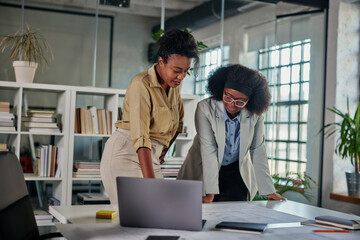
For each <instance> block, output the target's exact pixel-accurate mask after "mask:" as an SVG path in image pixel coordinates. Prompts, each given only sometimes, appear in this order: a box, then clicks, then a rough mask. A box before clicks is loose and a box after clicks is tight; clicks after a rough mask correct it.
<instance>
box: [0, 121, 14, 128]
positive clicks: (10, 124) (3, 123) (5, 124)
mask: <svg viewBox="0 0 360 240" xmlns="http://www.w3.org/2000/svg"><path fill="white" fill-rule="evenodd" d="M13 126H14V122H13V121H8V122H7V121H0V127H13Z"/></svg>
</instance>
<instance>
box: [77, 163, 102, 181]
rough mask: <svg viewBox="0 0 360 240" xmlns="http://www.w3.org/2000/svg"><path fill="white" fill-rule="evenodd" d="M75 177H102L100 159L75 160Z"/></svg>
mask: <svg viewBox="0 0 360 240" xmlns="http://www.w3.org/2000/svg"><path fill="white" fill-rule="evenodd" d="M73 177H74V178H100V177H101V176H100V161H75V165H74V169H73Z"/></svg>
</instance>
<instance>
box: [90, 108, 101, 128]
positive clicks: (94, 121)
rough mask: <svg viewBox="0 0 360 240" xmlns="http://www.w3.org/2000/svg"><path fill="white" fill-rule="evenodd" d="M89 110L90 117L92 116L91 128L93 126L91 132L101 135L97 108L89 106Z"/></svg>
mask: <svg viewBox="0 0 360 240" xmlns="http://www.w3.org/2000/svg"><path fill="white" fill-rule="evenodd" d="M88 110H89V112H90V115H91V126H92V128H91V130H92V133H94V134H99V126H98V119H97V111H96V107H94V106H89V107H88Z"/></svg>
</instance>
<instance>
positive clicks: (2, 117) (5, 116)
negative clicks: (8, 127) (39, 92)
mask: <svg viewBox="0 0 360 240" xmlns="http://www.w3.org/2000/svg"><path fill="white" fill-rule="evenodd" d="M14 119H15V116H14V114H12V113H4V112H0V122H14Z"/></svg>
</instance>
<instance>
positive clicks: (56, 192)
mask: <svg viewBox="0 0 360 240" xmlns="http://www.w3.org/2000/svg"><path fill="white" fill-rule="evenodd" d="M125 93H126V90H124V89H110V88H93V87H76V86H64V85H50V84H36V83H32V84H26V83H16V82H7V81H0V101H9V102H10V105H11V112H12V113H13V114H14V115H15V116H16V121H17V122H16V131H15V132H4V131H2V132H0V143H7V145H8V148H10V149H11V150H12V151H13V152H14V153H15V154H16V155H17V156H18V158H19V159H20V157H21V148H22V147H23V145H24V143H23V142H24V140H27V139H29V138H30V137H31V138H33V139H34V141H40V142H41V141H42V142H41V144H49V143H50V139H51V142H53V144H54V145H55V146H57V147H61V148H62V151H63V154H62V169H61V170H62V171H61V177H60V178H55V177H37V176H34V174H29V173H26V174H24V175H25V180H26V181H35V182H37V183H39V184H42V183H44V182H46V183H50V184H51V185H52V193H53V196H54V197H56V198H57V199H59V200H60V202H61V205H71V204H72V196H73V186H74V184H78V183H79V182H89V183H90V182H94V183H99V182H101V178H96V177H95V178H88V177H87V178H74V177H73V166H74V163H75V161H76V160H84V161H87V160H91V161H100V156H101V151H102V149H103V147H104V146H103V144H104V143H105V142H106V140H107V139H108V138H109V137H110V136H111V135H109V134H80V133H74V128H75V109H76V108H79V107H83V108H87V107H88V106H96V107H97V108H98V109H100V108H103V109H108V110H110V111H111V112H112V132H113V131H114V130H115V127H114V123H115V122H116V121H117V118H118V116H117V115H118V107H121V108H122V103H123V98H124V96H125ZM25 98H26V101H27V105H28V107H29V108H30V107H52V108H54V109H56V114H57V115H58V116H59V118H60V120H61V133H30V132H28V131H27V130H26V129H25V128H24V126H23V124H22V123H21V117H22V116H24V112H25V111H24V100H25ZM182 99H183V104H184V112H185V113H184V126H186V129H187V136H186V137H182V136H180V137H178V139H177V140H176V142H175V143H176V151H175V155H174V156H170V157H172V158H173V157H176V159H182V160H184V159H185V157H186V154H187V152H188V150H189V148H190V147H191V144H192V140H193V138H194V136H195V127H194V113H195V108H196V104H197V96H195V95H183V96H182ZM51 101H53V103H52V105H51ZM34 104H35V105H36V106H34ZM49 104H50V105H49ZM43 139H45V140H43ZM4 141H6V142H4ZM44 141H45V142H44ZM46 141H47V142H46ZM100 142H101V143H102V144H101V145H102V146H101V150H99V149H100ZM96 144H98V145H97V146H99V148H97V149H96V150H94V149H93V146H94V145H96ZM94 151H95V152H94ZM96 151H97V152H96ZM79 152H80V154H79ZM82 154H84V155H86V154H89V156H85V157H87V158H86V159H82V157H84V156H82ZM94 155H97V157H93V156H94ZM79 188H80V187H79ZM49 197H50V196H49Z"/></svg>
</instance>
